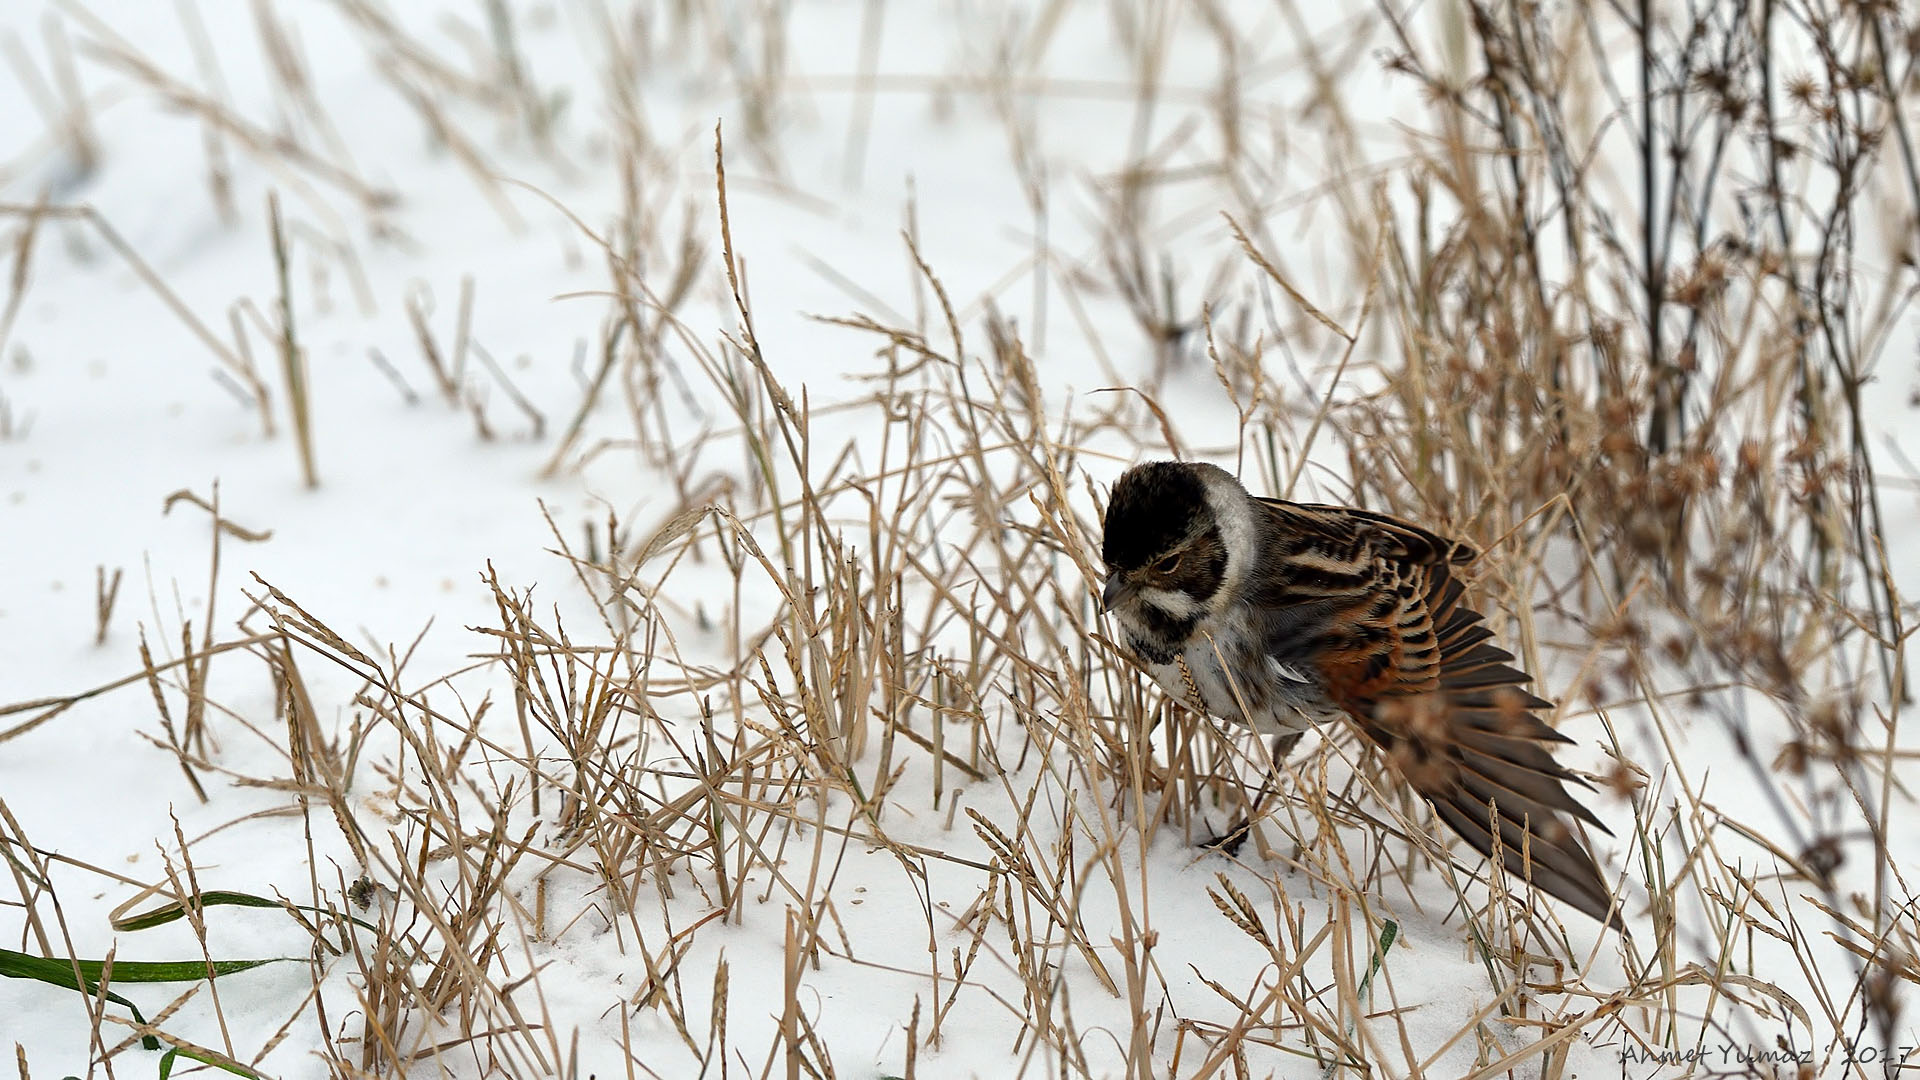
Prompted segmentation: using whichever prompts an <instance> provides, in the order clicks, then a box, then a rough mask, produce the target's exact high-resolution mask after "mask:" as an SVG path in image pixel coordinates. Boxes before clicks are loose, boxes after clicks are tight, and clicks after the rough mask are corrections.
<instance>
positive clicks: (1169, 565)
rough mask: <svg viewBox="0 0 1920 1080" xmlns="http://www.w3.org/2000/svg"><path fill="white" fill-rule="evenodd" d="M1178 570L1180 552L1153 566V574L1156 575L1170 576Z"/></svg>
mask: <svg viewBox="0 0 1920 1080" xmlns="http://www.w3.org/2000/svg"><path fill="white" fill-rule="evenodd" d="M1178 569H1180V552H1177V551H1176V552H1174V553H1173V554H1171V555H1169V556H1167V557H1166V558H1164V559H1161V560H1160V561H1159V562H1157V563H1154V564H1153V572H1154V573H1156V574H1171V573H1173V572H1174V571H1175V570H1178Z"/></svg>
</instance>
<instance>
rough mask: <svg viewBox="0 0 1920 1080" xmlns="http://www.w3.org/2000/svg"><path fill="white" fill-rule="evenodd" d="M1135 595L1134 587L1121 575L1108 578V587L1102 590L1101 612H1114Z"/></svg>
mask: <svg viewBox="0 0 1920 1080" xmlns="http://www.w3.org/2000/svg"><path fill="white" fill-rule="evenodd" d="M1132 595H1133V586H1132V585H1129V584H1128V583H1127V581H1126V579H1124V578H1122V577H1121V576H1120V575H1119V574H1114V575H1112V576H1110V577H1108V578H1107V587H1106V588H1104V589H1101V590H1100V610H1101V611H1112V610H1113V609H1114V608H1116V607H1118V606H1119V605H1120V603H1121V602H1122V601H1124V600H1126V599H1127V598H1128V597H1130V596H1132Z"/></svg>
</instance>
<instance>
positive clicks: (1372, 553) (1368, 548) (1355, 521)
mask: <svg viewBox="0 0 1920 1080" xmlns="http://www.w3.org/2000/svg"><path fill="white" fill-rule="evenodd" d="M1253 503H1254V506H1255V513H1256V515H1257V516H1258V517H1259V518H1260V519H1261V525H1262V531H1263V532H1264V533H1266V534H1267V536H1268V537H1269V538H1271V539H1273V540H1278V541H1279V542H1281V543H1282V544H1283V545H1284V546H1285V547H1286V548H1287V549H1289V550H1293V551H1303V552H1312V553H1325V554H1338V555H1345V556H1347V557H1350V558H1359V557H1365V558H1368V559H1374V558H1384V559H1387V560H1390V561H1392V562H1400V563H1408V564H1415V565H1446V564H1456V565H1457V564H1461V563H1468V562H1472V561H1473V560H1474V559H1476V558H1478V557H1479V552H1478V551H1476V550H1475V549H1474V548H1473V546H1472V545H1471V544H1466V543H1463V542H1461V541H1459V540H1453V539H1449V538H1448V537H1444V536H1441V535H1440V534H1439V533H1436V532H1434V531H1433V530H1431V529H1427V528H1425V527H1423V526H1420V525H1415V524H1414V523H1413V522H1410V521H1407V520H1406V519H1404V518H1398V517H1395V516H1393V515H1392V514H1383V513H1379V512H1378V511H1374V510H1363V509H1361V508H1360V507H1357V506H1336V505H1332V504H1329V503H1299V502H1290V501H1288V500H1286V499H1272V498H1260V497H1257V496H1256V497H1253Z"/></svg>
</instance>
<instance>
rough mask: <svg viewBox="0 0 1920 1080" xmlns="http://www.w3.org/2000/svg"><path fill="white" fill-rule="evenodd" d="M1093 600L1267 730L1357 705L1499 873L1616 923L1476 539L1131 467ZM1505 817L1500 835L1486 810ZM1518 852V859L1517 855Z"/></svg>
mask: <svg viewBox="0 0 1920 1080" xmlns="http://www.w3.org/2000/svg"><path fill="white" fill-rule="evenodd" d="M1100 555H1101V559H1102V560H1103V561H1104V562H1105V563H1106V569H1107V581H1106V587H1105V589H1104V590H1103V591H1102V592H1101V595H1100V601H1101V607H1102V609H1103V610H1105V611H1108V612H1111V613H1112V614H1113V616H1114V617H1115V619H1116V620H1117V621H1118V622H1119V625H1120V628H1121V630H1122V632H1123V634H1122V636H1123V638H1124V641H1125V644H1126V647H1127V648H1128V649H1129V650H1131V651H1132V652H1133V654H1134V655H1135V656H1136V657H1138V658H1139V660H1140V662H1141V664H1142V665H1143V666H1144V667H1145V668H1146V670H1147V671H1148V673H1150V674H1151V675H1152V676H1153V678H1154V681H1155V682H1157V683H1159V684H1160V686H1161V687H1162V688H1164V689H1165V690H1166V691H1167V693H1169V694H1171V695H1173V696H1174V697H1175V698H1176V699H1177V700H1179V701H1181V702H1182V703H1184V704H1186V705H1187V706H1188V707H1189V708H1192V709H1194V710H1195V711H1197V712H1200V713H1202V714H1205V715H1211V716H1214V717H1218V718H1220V719H1223V720H1229V721H1232V722H1235V723H1239V724H1245V725H1248V726H1250V727H1252V728H1253V729H1254V730H1256V731H1259V732H1261V733H1263V734H1268V735H1274V736H1277V738H1276V739H1275V746H1274V759H1275V760H1276V761H1279V760H1282V759H1284V757H1285V756H1286V754H1287V753H1288V752H1290V751H1291V750H1292V749H1293V746H1294V744H1295V743H1297V742H1298V741H1299V739H1300V735H1301V733H1303V732H1305V731H1306V730H1307V729H1308V728H1309V727H1312V726H1313V725H1315V724H1320V723H1325V722H1327V721H1329V720H1334V719H1337V718H1339V717H1341V716H1347V717H1351V718H1352V719H1353V721H1354V723H1355V724H1357V725H1358V726H1359V728H1360V730H1361V731H1362V732H1364V733H1365V734H1366V736H1367V738H1368V739H1369V740H1371V741H1372V742H1373V743H1374V744H1375V745H1376V746H1378V747H1379V748H1380V749H1381V750H1382V751H1383V752H1384V753H1385V755H1386V758H1387V760H1388V761H1390V762H1392V764H1393V766H1394V769H1395V771H1396V772H1398V774H1399V775H1400V776H1401V777H1402V778H1404V779H1405V780H1406V782H1407V783H1409V784H1411V785H1412V786H1413V788H1414V789H1415V790H1417V791H1419V792H1420V794H1421V795H1422V796H1424V797H1425V798H1426V799H1427V800H1428V801H1429V802H1430V803H1432V804H1433V808H1434V810H1435V812H1437V813H1438V814H1439V815H1440V818H1441V820H1443V821H1445V822H1446V823H1447V825H1448V826H1449V827H1451V828H1452V829H1453V831H1454V832H1456V833H1458V834H1460V836H1461V837H1462V838H1464V839H1465V840H1466V841H1467V842H1468V843H1469V844H1472V845H1473V846H1474V848H1475V849H1477V850H1478V851H1479V852H1480V853H1481V854H1482V855H1486V856H1488V857H1491V856H1492V855H1493V853H1494V850H1495V848H1496V847H1498V849H1499V850H1500V852H1501V857H1502V861H1503V862H1504V864H1505V866H1506V869H1507V872H1508V873H1509V874H1512V875H1515V876H1516V877H1518V878H1520V879H1521V880H1526V881H1531V882H1532V883H1533V885H1534V886H1535V887H1537V888H1540V889H1543V890H1545V891H1546V892H1547V893H1548V894H1549V895H1551V896H1555V897H1558V898H1559V899H1561V900H1563V901H1565V902H1566V903H1568V904H1571V905H1573V906H1574V907H1576V908H1578V909H1579V910H1581V911H1583V912H1585V913H1586V914H1588V915H1590V916H1592V917H1593V918H1595V919H1597V920H1600V921H1601V922H1604V923H1606V924H1607V925H1609V926H1611V927H1614V928H1615V929H1617V930H1620V931H1622V932H1624V931H1625V929H1626V928H1625V926H1624V925H1623V924H1622V923H1621V921H1620V916H1619V914H1618V912H1617V911H1616V910H1615V905H1614V902H1613V895H1612V892H1611V891H1610V890H1609V889H1608V888H1607V885H1606V881H1605V879H1604V878H1603V877H1602V876H1601V873H1600V869H1599V867H1598V866H1596V865H1595V863H1594V861H1593V857H1592V856H1591V855H1590V854H1588V853H1587V850H1586V848H1585V847H1584V846H1582V844H1581V843H1580V841H1579V840H1578V839H1577V838H1576V837H1575V836H1574V833H1573V830H1572V828H1571V827H1570V826H1569V824H1568V823H1567V821H1566V819H1565V818H1564V817H1563V816H1562V814H1563V813H1564V814H1571V815H1573V816H1575V817H1578V818H1580V819H1581V820H1583V821H1586V822H1588V823H1589V824H1591V825H1593V826H1595V827H1596V828H1599V829H1600V830H1601V831H1602V832H1606V831H1607V830H1606V827H1605V826H1604V825H1602V824H1601V823H1600V820H1599V819H1598V818H1596V817H1594V815H1593V813H1592V812H1591V811H1589V810H1588V809H1587V808H1586V807H1584V806H1582V805H1581V804H1580V803H1579V802H1578V801H1577V800H1575V798H1574V797H1573V796H1572V795H1571V794H1570V793H1569V792H1568V791H1567V785H1566V781H1569V780H1572V781H1574V782H1575V783H1578V784H1581V785H1582V786H1588V785H1586V784H1585V782H1584V781H1582V780H1581V779H1580V778H1579V777H1576V776H1575V775H1574V774H1572V773H1571V772H1568V771H1567V770H1566V769H1564V768H1562V767H1561V766H1560V765H1559V764H1557V763H1556V762H1555V761H1554V760H1553V758H1552V756H1550V755H1549V754H1548V753H1547V751H1546V749H1545V748H1544V747H1543V746H1542V745H1541V744H1542V743H1555V742H1571V741H1572V740H1570V739H1568V738H1567V737H1566V736H1564V735H1562V734H1560V733H1559V732H1557V731H1555V730H1554V729H1552V728H1550V727H1548V726H1547V725H1546V724H1545V723H1543V722H1542V721H1541V720H1540V718H1539V717H1538V716H1536V715H1534V712H1533V710H1536V709H1545V708H1551V707H1552V706H1551V703H1549V702H1546V701H1543V700H1541V699H1540V698H1538V697H1535V696H1534V695H1532V694H1530V693H1528V692H1526V691H1525V690H1523V689H1521V686H1522V684H1524V683H1527V682H1530V681H1531V678H1530V677H1529V676H1528V675H1526V674H1525V673H1523V672H1521V671H1518V670H1516V669H1515V668H1513V667H1511V666H1510V662H1511V661H1512V660H1513V655H1512V654H1511V653H1508V652H1507V651H1506V650H1504V649H1501V648H1499V647H1497V646H1495V645H1491V644H1488V639H1489V638H1491V637H1492V636H1493V632H1492V631H1491V630H1489V629H1487V627H1486V626H1485V625H1484V624H1483V623H1482V622H1481V615H1480V614H1479V613H1478V612H1476V611H1473V610H1472V609H1470V608H1468V607H1466V606H1465V605H1464V604H1462V603H1461V597H1462V594H1463V592H1464V588H1463V587H1462V585H1461V584H1460V582H1459V581H1457V580H1455V578H1454V576H1453V567H1455V566H1458V565H1461V564H1463V563H1468V562H1472V561H1473V560H1474V559H1475V558H1477V557H1478V553H1477V552H1475V551H1474V549H1473V548H1471V547H1469V546H1467V545H1466V544H1463V543H1460V542H1458V541H1453V540H1448V539H1445V538H1443V537H1441V536H1438V535H1436V534H1434V533H1432V532H1429V531H1427V530H1426V529H1423V528H1421V527H1419V526H1418V525H1413V524H1410V523H1408V522H1405V521H1401V520H1400V519H1398V518H1394V517H1389V516H1387V515H1385V514H1376V513H1372V512H1369V511H1366V510H1359V509H1354V508H1352V507H1344V506H1319V505H1311V504H1306V503H1293V502H1285V501H1283V500H1280V499H1262V498H1256V497H1254V496H1252V495H1249V494H1248V493H1247V490H1246V489H1245V488H1244V487H1241V486H1240V482H1239V481H1238V480H1235V479H1234V478H1233V476H1232V474H1230V473H1228V472H1227V471H1226V470H1224V469H1221V468H1218V467H1216V466H1213V465H1208V464H1204V463H1199V462H1183V461H1154V462H1148V463H1146V464H1143V465H1136V466H1134V467H1133V468H1131V469H1128V470H1127V471H1126V472H1125V473H1123V474H1122V475H1121V477H1120V479H1119V480H1118V481H1117V482H1116V483H1115V484H1114V485H1113V495H1112V498H1111V499H1110V500H1109V502H1108V505H1107V515H1106V522H1105V524H1104V526H1103V536H1102V540H1101V547H1100ZM1496 821H1497V822H1498V835H1497V837H1496V834H1495V831H1494V827H1495V826H1494V823H1495V822H1496ZM1529 856H1531V860H1530V861H1531V865H1529Z"/></svg>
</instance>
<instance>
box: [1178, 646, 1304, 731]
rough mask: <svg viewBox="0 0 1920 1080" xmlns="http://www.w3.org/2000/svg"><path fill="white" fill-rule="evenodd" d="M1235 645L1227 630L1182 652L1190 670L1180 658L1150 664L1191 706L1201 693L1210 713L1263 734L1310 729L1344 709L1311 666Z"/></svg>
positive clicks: (1180, 699) (1187, 704) (1182, 657)
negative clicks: (1183, 668) (1323, 687)
mask: <svg viewBox="0 0 1920 1080" xmlns="http://www.w3.org/2000/svg"><path fill="white" fill-rule="evenodd" d="M1216 643H1217V645H1218V647H1217V648H1216ZM1234 645H1235V641H1234V639H1233V638H1232V637H1228V636H1225V635H1215V636H1212V637H1211V638H1210V637H1207V636H1199V637H1197V638H1196V639H1195V641H1194V643H1193V644H1192V645H1189V646H1188V647H1187V649H1186V651H1185V652H1184V653H1182V654H1181V657H1180V658H1181V659H1182V660H1184V661H1185V662H1186V672H1182V671H1181V669H1180V668H1181V666H1180V665H1179V664H1177V663H1174V664H1148V665H1147V671H1148V673H1149V674H1151V675H1152V676H1153V680H1154V681H1155V682H1157V683H1159V684H1160V687H1161V689H1163V690H1165V691H1166V692H1167V693H1168V694H1170V695H1172V696H1173V697H1174V698H1175V699H1176V700H1178V701H1180V702H1182V703H1183V704H1185V705H1186V706H1187V707H1188V708H1193V707H1195V702H1194V697H1195V695H1196V694H1197V695H1198V696H1199V698H1200V704H1201V705H1204V707H1205V711H1206V712H1207V713H1208V714H1210V715H1212V716H1215V717H1218V718H1220V719H1223V720H1228V721H1231V722H1234V723H1239V724H1246V725H1248V726H1249V727H1252V728H1253V729H1254V730H1255V731H1258V732H1260V733H1261V734H1262V735H1285V734H1290V733H1295V732H1301V731H1305V730H1307V729H1308V728H1310V727H1312V726H1314V725H1315V724H1322V723H1325V722H1327V721H1328V720H1332V719H1335V718H1336V717H1338V716H1339V715H1340V710H1339V709H1338V708H1337V707H1336V706H1334V705H1333V703H1332V702H1330V701H1328V700H1327V697H1326V694H1325V693H1323V692H1322V691H1321V689H1320V686H1319V684H1318V682H1316V681H1315V680H1314V678H1313V677H1312V676H1311V675H1310V674H1309V673H1308V672H1306V671H1303V670H1301V669H1299V668H1296V667H1293V666H1290V665H1287V664H1283V663H1281V662H1280V661H1278V660H1275V659H1274V658H1272V657H1270V656H1263V655H1260V652H1259V650H1257V649H1252V648H1235V647H1234ZM1223 656H1224V657H1225V658H1226V661H1227V662H1226V663H1224V664H1223V663H1222V662H1221V661H1222V658H1223ZM1188 673H1191V677H1192V678H1191V682H1189V679H1188Z"/></svg>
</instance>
